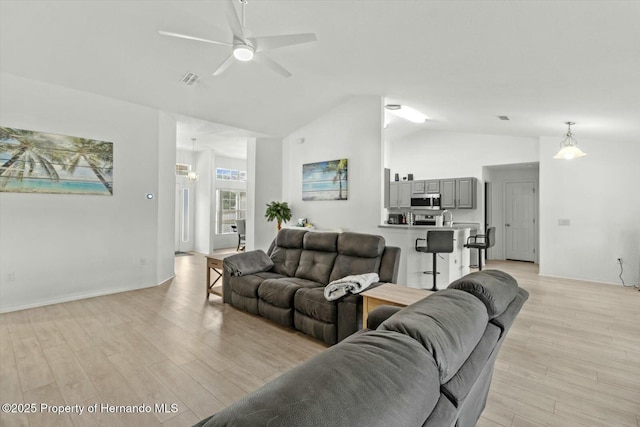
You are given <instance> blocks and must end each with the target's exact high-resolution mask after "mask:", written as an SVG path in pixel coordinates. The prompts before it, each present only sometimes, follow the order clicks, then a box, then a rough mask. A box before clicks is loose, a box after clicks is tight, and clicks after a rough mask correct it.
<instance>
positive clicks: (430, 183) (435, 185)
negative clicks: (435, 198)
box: [425, 179, 440, 194]
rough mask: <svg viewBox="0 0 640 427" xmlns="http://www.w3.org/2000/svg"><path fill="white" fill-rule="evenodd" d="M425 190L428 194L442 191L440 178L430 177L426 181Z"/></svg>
mask: <svg viewBox="0 0 640 427" xmlns="http://www.w3.org/2000/svg"><path fill="white" fill-rule="evenodd" d="M425 190H426V193H428V194H437V193H439V192H440V180H439V179H429V180H426V181H425Z"/></svg>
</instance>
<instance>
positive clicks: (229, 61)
mask: <svg viewBox="0 0 640 427" xmlns="http://www.w3.org/2000/svg"><path fill="white" fill-rule="evenodd" d="M234 60H235V58H234V57H233V53H232V54H231V55H229V56H227V59H225V60H224V61H222V64H220V65H219V66H218V68H217V69H216V70H215V71H214V72H213V75H214V76H219V75H220V74H221V73H222V72H223V71H224V70H226V69H227V68H229V66H230V65H231V64H233V61H234Z"/></svg>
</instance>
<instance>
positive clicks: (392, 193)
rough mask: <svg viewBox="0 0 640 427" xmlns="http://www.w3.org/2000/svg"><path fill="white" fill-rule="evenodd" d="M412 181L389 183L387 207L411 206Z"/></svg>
mask: <svg viewBox="0 0 640 427" xmlns="http://www.w3.org/2000/svg"><path fill="white" fill-rule="evenodd" d="M411 183H412V181H401V182H398V181H396V182H391V183H390V184H389V208H410V207H411V187H412V186H411Z"/></svg>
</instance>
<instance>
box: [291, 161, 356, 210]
mask: <svg viewBox="0 0 640 427" xmlns="http://www.w3.org/2000/svg"><path fill="white" fill-rule="evenodd" d="M348 166H349V161H348V160H347V159H339V160H329V161H325V162H317V163H306V164H303V165H302V200H347V199H348V197H349V180H348V177H349V173H348V172H349V167H348Z"/></svg>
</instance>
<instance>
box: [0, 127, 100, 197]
mask: <svg viewBox="0 0 640 427" xmlns="http://www.w3.org/2000/svg"><path fill="white" fill-rule="evenodd" d="M0 192H16V193H59V194H63V193H64V194H95V195H112V194H113V143H110V142H105V141H98V140H93V139H86V138H80V137H74V136H66V135H56V134H49V133H43V132H37V131H31V130H24V129H17V128H9V127H0Z"/></svg>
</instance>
